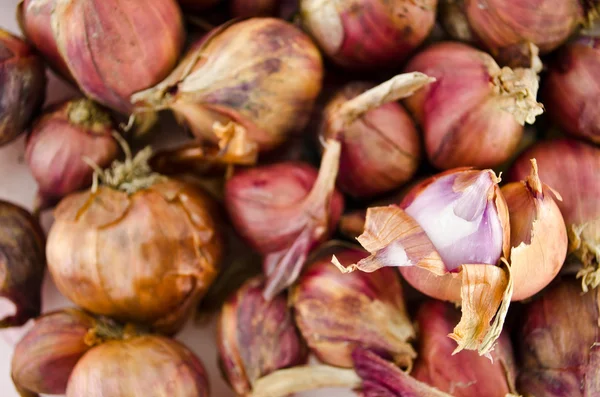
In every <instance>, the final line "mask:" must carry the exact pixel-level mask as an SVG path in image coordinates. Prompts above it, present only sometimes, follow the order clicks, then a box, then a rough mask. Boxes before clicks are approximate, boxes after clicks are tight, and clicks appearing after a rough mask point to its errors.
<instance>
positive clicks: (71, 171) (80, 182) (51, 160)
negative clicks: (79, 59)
mask: <svg viewBox="0 0 600 397" xmlns="http://www.w3.org/2000/svg"><path fill="white" fill-rule="evenodd" d="M115 133H116V130H115V129H114V125H113V122H112V120H111V118H110V115H109V114H108V113H106V112H105V111H104V110H103V109H102V108H100V107H99V106H98V105H96V104H95V103H94V102H92V101H91V100H89V99H74V100H70V101H67V102H64V103H62V104H60V105H57V106H55V107H52V108H50V109H47V110H46V111H45V112H44V114H43V115H42V116H40V117H39V118H38V119H37V120H36V121H35V123H34V124H33V126H32V127H31V130H30V132H29V135H28V137H27V146H26V149H25V161H26V162H27V164H28V165H29V169H30V170H31V173H32V174H33V177H34V178H35V180H36V182H37V183H38V198H37V200H38V206H39V208H40V209H43V208H45V207H47V206H49V205H52V204H53V203H54V202H56V201H58V200H60V199H61V198H62V197H64V196H66V195H67V194H69V193H73V192H75V191H77V190H80V189H82V188H85V187H87V186H89V185H91V184H92V175H93V173H94V170H93V169H92V168H90V166H89V165H88V164H86V162H85V161H84V158H87V159H89V160H91V161H93V162H94V163H95V164H98V165H99V166H100V167H107V166H109V165H110V163H112V162H113V160H115V159H116V157H117V154H118V146H117V142H116V141H115V139H114V138H113V134H115Z"/></svg>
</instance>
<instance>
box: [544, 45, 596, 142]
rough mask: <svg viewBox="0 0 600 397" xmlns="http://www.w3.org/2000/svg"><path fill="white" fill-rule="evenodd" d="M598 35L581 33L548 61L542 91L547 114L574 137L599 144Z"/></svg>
mask: <svg viewBox="0 0 600 397" xmlns="http://www.w3.org/2000/svg"><path fill="white" fill-rule="evenodd" d="M599 70H600V39H598V38H595V37H586V36H582V37H580V38H578V39H577V40H575V41H573V42H571V43H568V44H567V45H566V46H565V47H564V48H562V49H561V50H560V51H559V52H558V53H557V54H556V56H555V57H554V58H553V59H552V61H551V62H549V64H548V72H547V73H546V77H545V79H544V90H543V92H542V95H543V99H544V105H545V106H546V107H547V108H548V114H549V115H550V116H551V117H552V119H553V120H554V121H555V122H556V123H557V124H558V125H559V127H560V128H561V129H562V130H563V131H565V132H567V133H568V134H570V135H572V136H574V137H580V138H584V139H587V140H588V141H590V142H592V143H596V144H600V103H599V102H598V98H599V97H600V88H598V86H597V84H596V83H595V82H597V81H598V80H599V78H600V76H599V75H597V73H598V71H599Z"/></svg>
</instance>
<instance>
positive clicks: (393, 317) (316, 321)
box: [290, 248, 415, 368]
mask: <svg viewBox="0 0 600 397" xmlns="http://www.w3.org/2000/svg"><path fill="white" fill-rule="evenodd" d="M336 255H337V257H338V258H339V259H340V260H343V261H346V262H357V261H359V260H360V259H363V258H365V257H366V256H367V255H368V254H367V253H366V252H364V251H362V250H360V249H357V248H352V249H350V248H348V249H337V250H336ZM330 258H331V257H330V256H324V255H319V257H318V258H317V259H316V260H315V261H314V262H313V263H311V264H309V265H307V268H306V270H305V271H304V273H303V274H302V276H301V277H300V279H299V280H298V282H297V284H296V285H295V286H294V287H293V288H292V290H291V293H290V303H291V305H292V306H293V308H294V312H295V317H296V323H297V324H298V328H299V329H300V332H301V333H302V336H303V337H304V339H305V340H306V342H307V343H308V346H309V347H310V349H311V351H312V352H313V353H315V354H316V355H317V357H319V359H320V360H321V361H323V362H325V363H327V364H330V365H334V366H337V367H349V368H351V367H352V365H353V364H352V351H353V350H354V349H355V348H356V347H363V348H366V349H372V350H375V351H378V352H382V353H386V354H388V355H390V356H392V357H393V358H394V361H395V362H396V363H397V364H399V365H402V366H403V367H405V368H410V367H411V366H412V360H413V359H414V358H415V352H414V350H413V348H412V346H411V345H410V343H409V341H410V340H411V339H413V338H414V336H415V330H414V328H413V325H412V323H411V321H410V318H409V317H408V314H407V313H406V307H405V305H404V299H403V296H402V286H401V285H400V280H399V278H398V275H397V273H396V272H395V271H394V270H393V269H390V268H387V269H381V270H380V271H378V272H375V273H362V272H355V273H351V274H342V273H341V272H340V271H338V270H337V269H336V268H335V266H333V265H332V264H331V261H330Z"/></svg>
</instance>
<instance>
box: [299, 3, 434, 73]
mask: <svg viewBox="0 0 600 397" xmlns="http://www.w3.org/2000/svg"><path fill="white" fill-rule="evenodd" d="M312 1H313V0H301V1H300V6H301V10H302V13H303V15H304V20H305V25H308V26H309V27H308V30H309V32H310V31H313V35H314V36H318V35H317V34H314V30H315V29H314V28H312V27H311V26H312V25H313V24H311V23H310V22H308V18H309V17H308V16H306V11H305V10H303V7H309V6H310V3H312ZM340 3H341V2H340ZM436 6H437V0H425V1H423V2H415V1H412V0H391V1H389V0H348V1H347V2H344V5H343V6H338V7H337V9H336V10H335V13H336V15H337V16H338V18H339V21H337V23H339V24H340V25H341V26H339V27H337V28H338V29H341V31H342V33H341V37H340V38H339V42H337V43H325V42H324V41H327V40H328V39H329V40H330V38H329V37H325V39H324V40H320V39H318V38H317V40H316V41H317V42H319V44H320V46H321V48H322V49H323V51H324V52H325V53H326V54H327V55H328V56H329V57H330V58H331V59H332V60H333V61H334V62H335V63H337V64H339V65H341V66H343V67H345V68H348V69H358V70H364V69H371V70H374V69H380V68H392V67H394V66H398V65H400V64H401V62H402V60H403V59H406V57H408V56H409V55H410V54H411V53H412V52H413V51H414V50H415V49H416V48H417V47H418V46H419V45H420V44H421V43H422V42H423V40H425V38H426V37H427V35H428V34H429V32H430V31H431V29H432V28H433V25H434V22H435V9H436ZM333 7H335V6H333ZM331 23H332V21H331V19H328V20H327V21H319V25H320V26H319V27H320V29H322V30H323V31H324V32H327V31H328V30H329V29H331V26H328V25H327V24H331Z"/></svg>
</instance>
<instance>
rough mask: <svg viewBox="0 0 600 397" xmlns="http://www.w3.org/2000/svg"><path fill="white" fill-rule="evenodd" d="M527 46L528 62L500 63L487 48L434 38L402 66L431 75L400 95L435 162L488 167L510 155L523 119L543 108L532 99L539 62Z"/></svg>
mask: <svg viewBox="0 0 600 397" xmlns="http://www.w3.org/2000/svg"><path fill="white" fill-rule="evenodd" d="M531 50H532V53H531V58H530V68H516V69H510V68H508V67H503V68H500V67H499V66H498V64H497V63H496V62H495V61H494V59H493V58H492V57H491V56H490V55H489V54H487V53H485V52H482V51H479V50H476V49H475V48H472V47H470V46H467V45H465V44H460V43H454V42H443V43H438V44H434V45H432V46H430V47H429V48H427V49H425V50H424V51H422V52H420V53H419V54H417V55H416V56H415V57H414V58H413V59H412V60H411V61H410V62H409V64H408V65H407V66H406V68H405V70H406V71H407V72H412V71H419V72H422V73H425V74H426V75H428V76H431V77H433V78H435V79H436V81H435V82H434V83H432V84H429V85H427V86H426V87H424V88H423V89H421V90H419V91H418V92H416V93H415V94H414V95H412V96H411V97H408V98H407V99H405V100H404V103H405V105H406V106H407V108H408V109H409V110H410V112H411V113H412V114H413V116H414V117H415V120H416V121H417V123H418V124H420V125H421V127H422V129H423V132H424V137H425V149H426V152H427V157H428V158H429V160H430V162H431V163H432V164H433V165H434V166H435V167H437V168H440V169H450V168H453V167H459V166H473V167H480V168H485V167H494V166H498V165H500V164H502V163H503V162H505V161H506V160H508V159H509V158H510V157H511V155H512V154H513V153H514V151H515V150H516V148H517V147H518V145H519V142H520V140H521V137H522V135H523V125H524V124H525V123H529V124H533V122H534V121H535V117H536V116H538V115H540V114H541V113H542V112H543V106H542V104H540V103H538V102H537V101H536V96H537V91H538V76H537V72H538V71H539V70H541V62H540V60H539V58H538V57H537V49H536V48H534V47H532V48H531ZM456 70H461V73H456Z"/></svg>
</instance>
